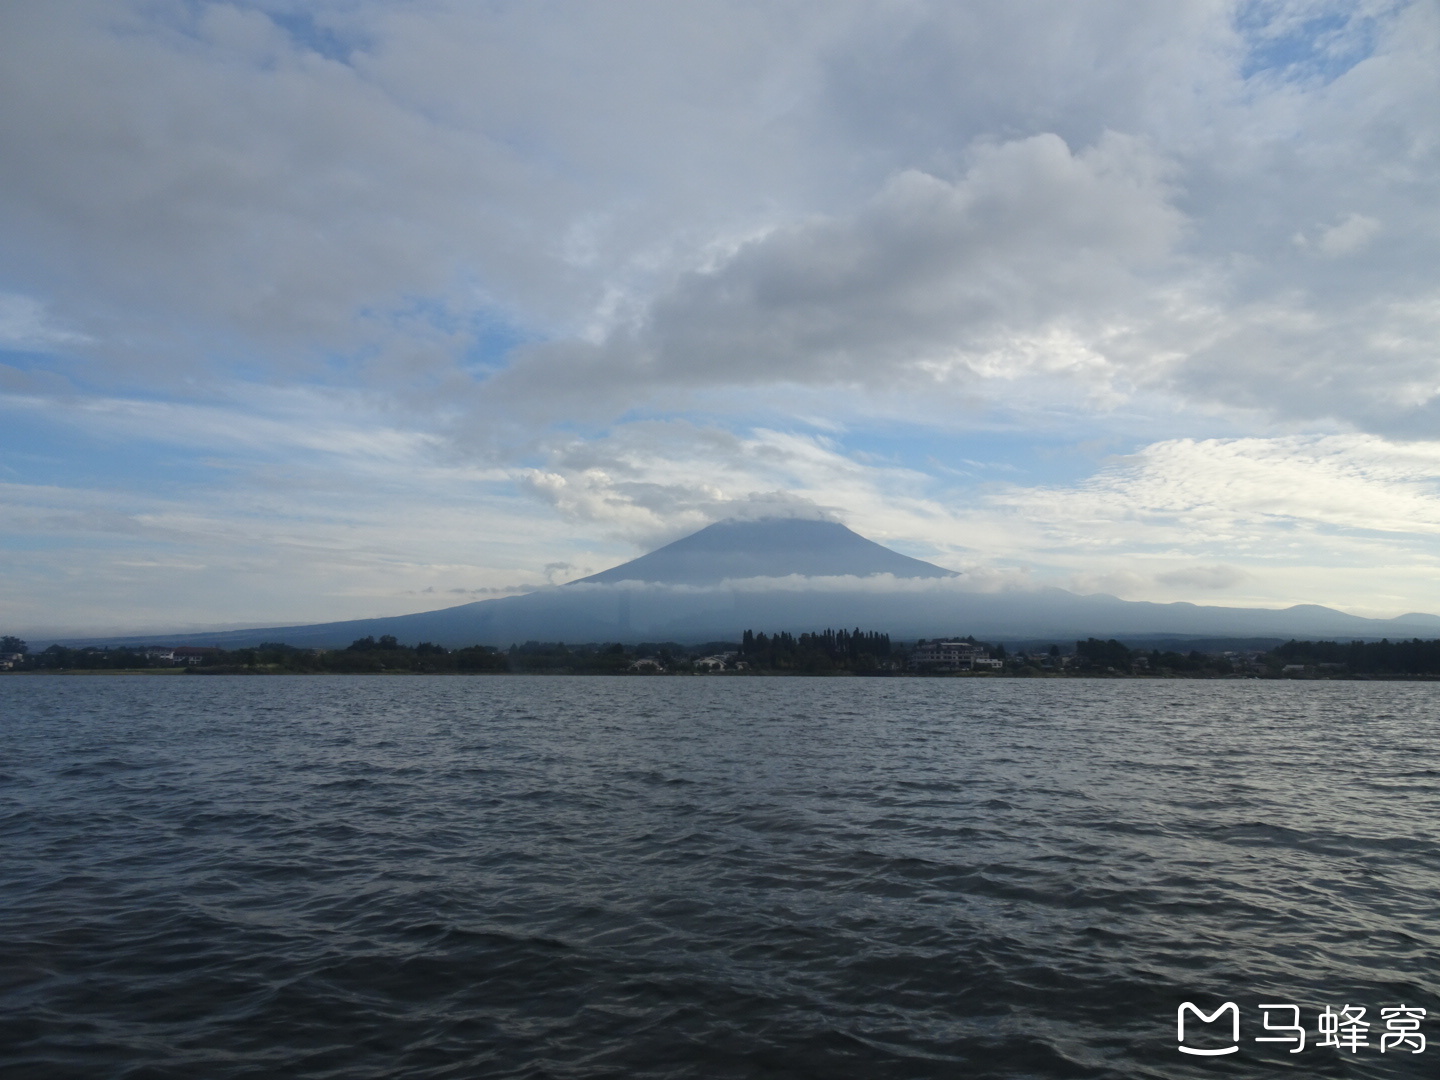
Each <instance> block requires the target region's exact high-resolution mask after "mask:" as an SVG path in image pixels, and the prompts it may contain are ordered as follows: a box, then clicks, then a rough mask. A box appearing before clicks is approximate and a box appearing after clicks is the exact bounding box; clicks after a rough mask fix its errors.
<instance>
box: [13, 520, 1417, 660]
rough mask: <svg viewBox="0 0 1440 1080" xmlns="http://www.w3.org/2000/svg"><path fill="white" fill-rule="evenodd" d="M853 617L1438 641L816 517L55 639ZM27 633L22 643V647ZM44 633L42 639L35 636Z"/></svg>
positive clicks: (490, 630)
mask: <svg viewBox="0 0 1440 1080" xmlns="http://www.w3.org/2000/svg"><path fill="white" fill-rule="evenodd" d="M857 626H858V627H861V628H863V629H865V630H875V631H883V632H886V633H889V634H890V635H891V636H892V637H895V638H898V639H913V638H917V637H939V636H946V635H964V634H974V635H975V636H976V637H979V638H984V639H988V640H990V641H1002V642H1004V641H1011V642H1013V641H1026V642H1035V641H1040V640H1048V641H1054V642H1057V643H1061V644H1063V643H1065V642H1068V641H1074V640H1075V639H1077V638H1086V637H1091V636H1094V637H1100V638H1109V637H1115V638H1119V639H1120V640H1122V641H1125V640H1131V641H1135V640H1140V639H1146V640H1149V639H1157V638H1177V639H1178V638H1185V639H1198V638H1207V639H1220V638H1227V639H1228V638H1269V639H1280V640H1288V639H1289V638H1301V639H1306V638H1309V639H1312V640H1313V639H1319V638H1328V639H1340V640H1351V639H1357V638H1358V639H1368V640H1378V639H1379V638H1382V637H1389V638H1391V639H1397V638H1410V637H1423V638H1436V637H1440V618H1437V617H1436V616H1434V615H1424V614H1419V613H1416V614H1410V615H1403V616H1400V617H1399V618H1396V619H1365V618H1361V617H1359V616H1355V615H1347V614H1345V613H1344V612H1341V611H1335V610H1333V609H1331V608H1326V607H1319V606H1317V605H1313V604H1302V605H1297V606H1295V607H1290V608H1285V609H1281V610H1272V609H1265V608H1229V607H1211V606H1200V605H1196V604H1187V603H1177V604H1154V603H1147V602H1132V601H1126V600H1120V599H1117V598H1116V597H1113V596H1105V595H1093V596H1079V595H1077V594H1075V593H1072V592H1067V591H1065V590H1064V589H1056V588H1042V589H1012V590H1008V591H1001V592H993V591H991V592H986V591H980V590H978V589H976V588H975V587H973V586H971V585H970V584H969V583H968V582H967V580H966V579H965V577H964V575H962V574H956V573H955V572H953V571H950V570H946V569H944V568H943V567H939V566H936V565H934V564H933V563H928V562H924V561H922V560H920V559H914V558H910V557H909V556H906V555H901V554H900V553H899V552H896V551H891V550H890V549H889V548H886V547H882V546H881V545H879V544H876V543H874V542H873V541H870V540H867V539H865V538H864V537H863V536H860V535H858V534H856V533H854V532H852V531H851V530H850V529H847V528H846V527H845V526H843V525H839V524H836V523H834V522H826V521H806V520H797V519H788V518H772V519H769V520H764V521H748V522H742V521H722V522H719V523H718V524H715V525H711V526H709V527H707V528H704V529H701V530H700V531H699V532H697V533H694V534H693V535H691V536H687V537H685V538H683V539H681V540H677V541H675V542H674V543H672V544H667V545H666V546H665V547H662V548H659V549H657V550H656V551H653V552H651V553H650V554H648V555H642V556H641V557H640V558H638V559H634V560H632V561H630V562H627V563H624V564H622V565H620V566H617V567H614V568H612V569H610V570H606V571H603V572H601V573H599V574H593V575H591V576H590V577H588V578H582V579H581V580H579V581H573V582H570V583H569V584H566V585H559V586H554V587H551V588H547V589H541V590H538V591H536V592H533V593H528V594H525V595H523V596H508V597H504V598H502V599H498V600H481V601H477V602H475V603H471V604H461V605H459V606H458V607H451V608H444V609H441V610H439V611H425V612H419V613H417V614H414V615H397V616H392V617H389V618H383V619H352V620H348V621H346V622H336V623H319V624H314V625H309V626H271V627H264V628H259V629H254V630H227V631H219V632H214V633H200V634H195V633H188V634H150V635H145V636H135V637H124V638H121V637H111V638H105V639H103V642H102V641H101V640H99V639H96V640H92V641H90V642H86V641H76V640H75V639H67V641H66V642H65V643H66V644H92V643H93V644H100V643H104V644H167V645H172V644H191V645H218V646H221V647H224V648H240V647H244V646H247V645H257V644H259V643H260V642H262V641H283V642H287V643H289V644H291V645H297V646H309V647H323V648H334V647H337V646H344V645H348V644H349V643H350V642H352V641H354V640H355V639H356V638H361V637H366V636H375V637H379V636H381V635H383V634H393V635H395V637H397V638H398V639H399V640H400V641H401V642H402V643H407V644H415V643H417V642H420V641H433V642H435V643H437V644H440V645H445V646H448V647H456V646H461V645H473V644H483V645H498V646H502V647H503V646H508V645H510V644H511V643H517V642H524V641H529V640H537V641H568V642H588V641H595V642H600V641H629V642H635V641H666V640H669V641H680V642H702V641H738V640H739V637H740V634H741V633H742V632H743V631H744V630H746V629H754V630H764V631H767V632H769V631H776V630H789V631H792V632H803V631H808V630H821V629H825V628H827V627H857ZM32 644H33V643H32ZM42 644H43V643H42Z"/></svg>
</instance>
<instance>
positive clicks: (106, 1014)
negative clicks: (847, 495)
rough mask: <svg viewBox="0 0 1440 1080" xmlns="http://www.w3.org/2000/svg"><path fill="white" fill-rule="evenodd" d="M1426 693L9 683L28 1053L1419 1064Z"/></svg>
mask: <svg viewBox="0 0 1440 1080" xmlns="http://www.w3.org/2000/svg"><path fill="white" fill-rule="evenodd" d="M1437 704H1440V687H1437V686H1434V685H1430V684H1400V683H1387V684H1365V683H1329V684H1317V683H1283V684H1282V683H1256V682H1244V683H1233V682H1225V683H1212V682H1178V683H1177V682H1143V681H1123V682H1120V681H1117V682H1105V681H1082V680H1065V681H1020V680H1003V681H1002V680H993V681H990V680H909V679H890V680H860V679H743V678H710V679H680V678H675V679H646V680H638V679H636V680H628V679H609V680H607V679H586V678H573V679H565V678H549V679H545V678H523V677H490V678H485V677H479V678H393V679H387V678H364V677H360V678H343V677H311V678H272V679H265V678H250V679H246V678H206V679H200V678H187V677H172V678H129V679H127V678H123V677H91V678H79V677H68V678H67V677H50V678H46V677H28V676H27V677H8V678H0V740H3V741H0V747H3V750H0V852H3V855H4V859H3V862H0V949H3V953H0V975H3V980H4V981H3V984H0V994H3V998H0V1066H3V1068H4V1070H5V1075H6V1076H14V1077H31V1076H33V1077H37V1078H38V1077H46V1078H52V1077H72V1076H73V1077H104V1076H112V1077H141V1076H144V1077H206V1078H231V1077H260V1076H284V1077H316V1078H319V1077H355V1078H361V1077H376V1078H379V1077H387V1078H393V1077H476V1076H515V1077H522V1076H523V1077H604V1076H615V1077H620V1076H626V1077H630V1076H639V1077H811V1076H814V1077H857V1078H859V1077H864V1078H886V1077H932V1076H933V1077H956V1076H967V1077H974V1076H997V1077H999V1076H1005V1077H1020V1076H1026V1077H1146V1076H1153V1077H1187V1076H1202V1075H1203V1076H1211V1075H1215V1074H1216V1073H1217V1070H1218V1071H1219V1072H1220V1073H1222V1074H1224V1075H1228V1076H1244V1077H1248V1076H1256V1077H1259V1076H1273V1075H1276V1074H1277V1073H1278V1072H1280V1071H1282V1070H1289V1071H1290V1072H1292V1073H1296V1074H1304V1075H1346V1076H1420V1075H1426V1076H1430V1075H1433V1074H1434V1068H1435V1064H1436V1062H1437V1061H1440V1046H1434V1047H1430V1048H1429V1049H1428V1050H1427V1052H1426V1053H1425V1054H1421V1055H1410V1054H1403V1055H1401V1054H1397V1053H1393V1052H1387V1053H1386V1054H1384V1055H1382V1054H1381V1053H1379V1051H1378V1041H1379V1032H1380V1031H1381V1030H1383V1029H1384V1024H1383V1022H1381V1020H1380V1014H1379V1010H1380V1008H1381V1007H1389V1006H1397V1005H1400V1004H1405V1005H1408V1006H1412V1007H1426V1008H1428V1009H1429V1011H1430V1018H1429V1019H1428V1020H1427V1021H1426V1024H1425V1026H1424V1027H1423V1028H1422V1030H1425V1031H1433V1032H1434V1033H1437V1034H1440V1019H1437V1012H1440V994H1437V988H1440V982H1437V975H1436V970H1437V964H1436V954H1437V946H1440V928H1437V916H1436V914H1435V907H1434V903H1435V901H1434V898H1435V896H1436V895H1440V843H1437V841H1436V839H1435V836H1434V829H1435V824H1436V822H1437V820H1440V784H1437V781H1440V731H1437V724H1436V715H1437V709H1436V706H1437ZM1228 1000H1234V1001H1236V1002H1237V1003H1238V1005H1239V1006H1240V1008H1241V1011H1242V1014H1243V1019H1244V1024H1245V1030H1244V1032H1243V1034H1242V1042H1243V1045H1242V1047H1241V1049H1240V1051H1239V1052H1237V1053H1236V1054H1234V1055H1233V1056H1228V1057H1226V1058H1223V1059H1220V1058H1213V1059H1205V1058H1197V1057H1186V1056H1185V1055H1181V1054H1179V1053H1178V1052H1177V1043H1176V1024H1175V1021H1176V1009H1177V1007H1178V1006H1179V1005H1180V1003H1181V1002H1183V1001H1194V1002H1196V1003H1197V1004H1198V1005H1200V1006H1202V1007H1203V1008H1204V1009H1205V1010H1206V1011H1207V1012H1208V1011H1210V1010H1211V1009H1213V1008H1215V1007H1216V1006H1218V1005H1220V1004H1222V1003H1223V1002H1225V1001H1228ZM1261 1002H1290V1003H1294V1004H1296V1005H1299V1006H1301V1007H1302V1013H1303V1016H1304V1018H1305V1022H1306V1024H1307V1025H1308V1026H1309V1027H1310V1028H1311V1029H1312V1030H1313V1028H1314V1020H1313V1015H1314V1013H1315V1012H1316V1011H1317V1010H1318V1009H1320V1008H1321V1007H1323V1006H1325V1005H1330V1006H1333V1008H1334V1009H1335V1010H1337V1011H1338V1010H1339V1009H1340V1008H1341V1006H1343V1005H1346V1004H1351V1005H1357V1004H1358V1005H1363V1006H1367V1007H1368V1008H1369V1009H1370V1014H1369V1018H1370V1019H1371V1020H1373V1021H1374V1027H1373V1028H1372V1037H1371V1040H1370V1046H1369V1047H1368V1048H1366V1049H1361V1050H1360V1051H1359V1052H1358V1053H1355V1054H1351V1053H1349V1052H1348V1051H1342V1052H1337V1051H1336V1050H1335V1049H1333V1048H1317V1047H1314V1046H1313V1045H1307V1047H1306V1049H1305V1050H1304V1052H1303V1053H1301V1054H1299V1055H1290V1054H1287V1053H1286V1050H1287V1047H1285V1046H1271V1045H1262V1044H1256V1043H1255V1042H1254V1041H1253V1037H1254V1036H1255V1035H1257V1034H1260V1033H1261V1032H1262V1029H1261V1026H1260V1025H1261V1019H1260V1016H1261V1014H1260V1013H1259V1012H1258V1010H1257V1005H1258V1003H1261ZM1218 1026H1223V1025H1217V1027H1218ZM1202 1027H1203V1025H1202ZM1213 1034H1214V1033H1213V1032H1205V1031H1202V1032H1201V1035H1200V1036H1199V1037H1197V1038H1195V1039H1193V1040H1192V1042H1193V1044H1194V1045H1200V1044H1201V1041H1202V1040H1203V1038H1205V1037H1210V1036H1211V1035H1213ZM1312 1038H1313V1036H1312ZM1342 1054H1343V1057H1342V1056H1341V1055H1342Z"/></svg>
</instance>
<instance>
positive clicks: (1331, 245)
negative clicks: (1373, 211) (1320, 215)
mask: <svg viewBox="0 0 1440 1080" xmlns="http://www.w3.org/2000/svg"><path fill="white" fill-rule="evenodd" d="M1379 232H1380V222H1378V221H1376V220H1375V219H1374V218H1373V217H1367V216H1365V215H1364V214H1350V215H1348V216H1346V218H1345V220H1344V221H1341V222H1340V223H1339V224H1337V225H1332V226H1330V227H1329V228H1328V229H1325V230H1324V231H1323V232H1321V234H1320V241H1319V244H1320V250H1321V251H1323V252H1324V253H1325V254H1326V255H1330V256H1332V257H1334V256H1340V255H1350V254H1353V253H1354V252H1356V251H1359V250H1360V249H1361V248H1363V247H1364V246H1365V245H1366V244H1368V243H1370V241H1371V240H1373V239H1375V237H1376V236H1377V235H1378V234H1379Z"/></svg>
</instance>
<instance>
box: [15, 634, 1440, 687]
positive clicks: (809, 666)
mask: <svg viewBox="0 0 1440 1080" xmlns="http://www.w3.org/2000/svg"><path fill="white" fill-rule="evenodd" d="M945 640H958V641H969V642H971V643H972V644H975V645H976V646H977V647H979V648H980V649H982V650H983V651H984V652H985V653H986V654H988V655H990V656H992V657H995V658H997V659H1001V660H1003V661H1004V667H1003V669H1002V670H1001V671H1000V672H996V674H1004V675H1011V676H1026V675H1031V676H1033V675H1066V674H1079V675H1103V676H1171V677H1188V678H1216V677H1225V676H1232V677H1235V676H1246V677H1261V678H1267V677H1269V678H1295V677H1300V678H1387V677H1389V678H1406V677H1421V678H1425V677H1440V640H1434V641H1424V640H1421V639H1419V638H1414V639H1412V640H1409V641H1393V642H1392V641H1389V640H1388V639H1387V640H1382V641H1368V642H1367V641H1349V642H1336V641H1293V640H1292V641H1288V642H1286V643H1284V644H1282V645H1279V646H1276V647H1275V648H1273V649H1270V650H1269V651H1267V652H1263V653H1249V654H1243V655H1242V654H1215V653H1202V652H1199V651H1190V652H1184V653H1182V652H1179V651H1161V650H1159V649H1149V650H1147V649H1132V648H1130V647H1129V646H1127V645H1125V644H1124V643H1123V642H1120V641H1118V640H1116V639H1114V638H1110V639H1105V640H1102V639H1099V638H1094V637H1092V638H1087V639H1086V640H1084V641H1076V642H1075V647H1074V651H1073V652H1068V653H1066V654H1062V653H1061V650H1060V648H1059V646H1057V645H1051V646H1049V648H1048V649H1047V650H1042V651H1037V652H1024V651H1020V652H1011V653H1007V652H1006V650H1005V647H1004V646H1003V645H992V644H989V643H985V642H976V641H975V639H974V638H973V637H969V638H958V637H957V638H948V639H945ZM908 653H909V649H908V648H906V647H905V646H904V645H903V644H899V643H894V642H892V641H891V638H890V635H889V634H885V633H880V632H875V631H865V630H861V629H860V628H858V627H857V628H855V629H854V630H829V629H827V630H823V631H816V632H813V633H802V634H798V635H796V634H791V633H789V632H788V631H780V632H776V633H771V634H767V633H764V632H756V631H753V630H746V631H745V632H744V634H743V635H742V637H741V640H740V641H739V642H723V641H712V642H707V643H705V644H702V645H682V644H680V643H678V642H673V641H670V642H642V643H639V644H623V643H618V642H608V643H598V644H597V643H590V644H569V645H567V644H566V643H564V642H540V641H527V642H525V643H524V644H514V645H511V646H510V647H509V648H508V649H498V648H495V647H493V646H489V645H470V646H466V647H464V648H457V649H450V648H446V647H444V646H441V645H437V644H435V643H433V642H427V641H422V642H419V643H418V644H416V645H402V644H401V643H400V642H399V641H398V640H397V639H396V638H395V637H394V636H393V635H389V634H385V635H382V636H381V637H379V638H376V637H373V636H367V637H363V638H358V639H356V640H355V641H353V642H352V643H351V644H350V645H349V646H347V647H345V648H343V649H308V648H302V647H298V646H294V645H289V644H286V643H284V642H264V643H262V644H260V645H256V646H254V647H247V648H242V649H221V648H183V647H182V648H177V649H175V650H163V649H157V648H154V647H145V646H125V645H115V646H93V645H90V646H84V647H82V648H70V647H67V646H64V645H50V646H49V647H47V648H45V649H43V650H40V651H39V652H32V651H31V650H30V649H29V647H28V645H27V644H26V643H25V642H24V641H23V640H21V639H20V638H18V637H14V636H13V635H6V636H4V637H0V663H3V664H8V665H9V667H10V668H11V669H12V670H20V671H106V670H116V671H119V670H143V669H159V668H176V667H183V668H184V669H185V670H186V671H187V672H190V673H194V674H199V675H205V674H239V673H256V674H258V673H330V674H369V673H377V674H378V673H386V672H391V673H404V672H409V673H415V674H439V673H455V674H478V673H514V674H593V675H601V674H615V675H619V674H661V673H665V674H690V673H701V672H712V671H724V672H732V673H750V674H826V673H837V674H838V673H847V672H848V673H856V674H867V673H869V674H885V673H899V672H901V671H904V670H905V669H906V661H907V659H908Z"/></svg>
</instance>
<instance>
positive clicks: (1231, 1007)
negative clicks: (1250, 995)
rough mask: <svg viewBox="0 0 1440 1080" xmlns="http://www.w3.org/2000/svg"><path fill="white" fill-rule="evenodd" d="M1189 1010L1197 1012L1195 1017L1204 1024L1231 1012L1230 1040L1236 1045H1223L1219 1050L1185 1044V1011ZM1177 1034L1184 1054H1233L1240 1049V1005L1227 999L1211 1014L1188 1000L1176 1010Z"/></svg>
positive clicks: (1217, 1055) (1207, 1055)
mask: <svg viewBox="0 0 1440 1080" xmlns="http://www.w3.org/2000/svg"><path fill="white" fill-rule="evenodd" d="M1187 1009H1188V1010H1189V1011H1190V1012H1192V1013H1194V1014H1195V1019H1196V1020H1198V1021H1199V1022H1200V1023H1202V1024H1213V1023H1214V1022H1215V1021H1216V1020H1219V1019H1220V1017H1222V1016H1224V1015H1225V1013H1227V1012H1228V1013H1229V1014H1230V1041H1231V1042H1233V1043H1234V1044H1235V1045H1234V1046H1222V1047H1220V1048H1219V1049H1218V1050H1197V1049H1196V1048H1195V1047H1193V1046H1186V1045H1185V1011H1186V1010H1187ZM1175 1028H1176V1032H1175V1036H1176V1038H1177V1039H1178V1040H1179V1042H1180V1045H1179V1047H1177V1049H1178V1050H1179V1051H1180V1052H1181V1053H1182V1054H1194V1055H1195V1056H1196V1057H1219V1056H1220V1055H1221V1054H1233V1053H1235V1052H1236V1051H1237V1050H1239V1049H1240V1006H1238V1005H1236V1004H1235V1003H1234V1002H1233V1001H1227V1002H1225V1004H1224V1005H1221V1006H1220V1007H1219V1008H1218V1009H1216V1010H1215V1011H1214V1012H1213V1013H1211V1014H1210V1015H1209V1016H1206V1015H1205V1014H1204V1013H1203V1012H1201V1011H1200V1009H1199V1007H1198V1006H1196V1005H1195V1003H1194V1002H1190V1001H1187V1002H1185V1003H1184V1004H1182V1005H1181V1006H1180V1008H1179V1009H1177V1010H1176V1011H1175Z"/></svg>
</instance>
